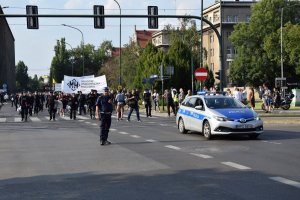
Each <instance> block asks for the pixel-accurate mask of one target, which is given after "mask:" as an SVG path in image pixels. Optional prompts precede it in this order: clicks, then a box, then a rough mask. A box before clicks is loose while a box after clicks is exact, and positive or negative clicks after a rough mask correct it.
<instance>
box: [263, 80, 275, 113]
mask: <svg viewBox="0 0 300 200" xmlns="http://www.w3.org/2000/svg"><path fill="white" fill-rule="evenodd" d="M262 97H263V99H264V101H263V102H264V106H265V110H266V112H271V105H272V103H273V102H272V93H271V90H270V89H269V88H268V86H267V84H264V94H263V95H262Z"/></svg>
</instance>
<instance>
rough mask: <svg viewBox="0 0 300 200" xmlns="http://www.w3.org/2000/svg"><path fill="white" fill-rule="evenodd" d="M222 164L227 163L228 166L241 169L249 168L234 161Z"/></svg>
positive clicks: (225, 163)
mask: <svg viewBox="0 0 300 200" xmlns="http://www.w3.org/2000/svg"><path fill="white" fill-rule="evenodd" d="M222 164H224V165H228V166H230V167H233V168H237V169H241V170H246V169H251V168H250V167H246V166H244V165H240V164H237V163H234V162H222Z"/></svg>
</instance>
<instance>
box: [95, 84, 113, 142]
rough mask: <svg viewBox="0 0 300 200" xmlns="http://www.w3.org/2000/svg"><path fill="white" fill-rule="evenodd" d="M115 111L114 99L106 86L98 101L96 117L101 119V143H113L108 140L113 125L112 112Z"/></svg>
mask: <svg viewBox="0 0 300 200" xmlns="http://www.w3.org/2000/svg"><path fill="white" fill-rule="evenodd" d="M112 111H113V99H112V97H111V95H110V94H109V89H108V88H107V87H105V88H104V94H103V95H100V96H99V97H98V99H97V101H96V119H101V124H100V145H105V144H111V142H110V141H108V140H107V138H108V132H109V129H110V125H111V114H112Z"/></svg>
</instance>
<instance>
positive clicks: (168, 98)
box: [164, 89, 176, 117]
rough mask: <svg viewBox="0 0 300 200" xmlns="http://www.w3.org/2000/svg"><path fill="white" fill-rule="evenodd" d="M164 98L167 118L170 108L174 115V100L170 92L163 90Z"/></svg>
mask: <svg viewBox="0 0 300 200" xmlns="http://www.w3.org/2000/svg"><path fill="white" fill-rule="evenodd" d="M164 98H165V99H166V104H167V111H168V116H169V117H170V107H171V108H172V111H173V113H174V115H176V113H175V105H174V100H173V97H172V94H171V92H170V91H169V90H168V89H167V90H165V94H164Z"/></svg>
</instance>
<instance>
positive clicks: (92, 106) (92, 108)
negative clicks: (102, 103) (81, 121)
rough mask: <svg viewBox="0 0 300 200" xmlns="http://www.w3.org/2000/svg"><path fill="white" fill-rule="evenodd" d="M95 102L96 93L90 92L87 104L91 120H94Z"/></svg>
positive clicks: (94, 91)
mask: <svg viewBox="0 0 300 200" xmlns="http://www.w3.org/2000/svg"><path fill="white" fill-rule="evenodd" d="M96 100H97V91H96V90H92V91H91V93H90V94H89V95H88V97H87V104H88V106H89V111H90V117H91V119H95V112H96Z"/></svg>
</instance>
